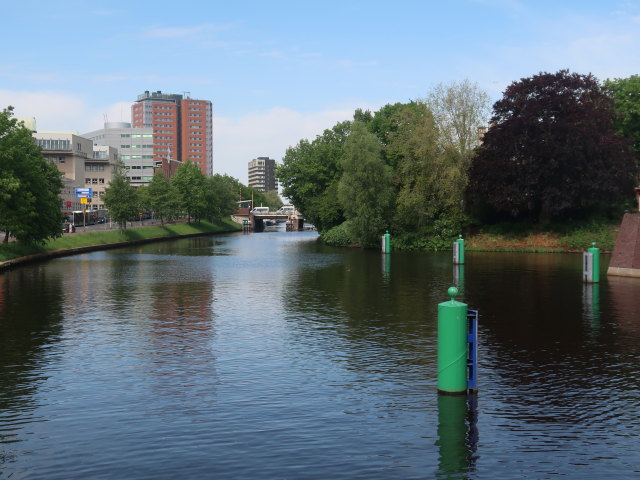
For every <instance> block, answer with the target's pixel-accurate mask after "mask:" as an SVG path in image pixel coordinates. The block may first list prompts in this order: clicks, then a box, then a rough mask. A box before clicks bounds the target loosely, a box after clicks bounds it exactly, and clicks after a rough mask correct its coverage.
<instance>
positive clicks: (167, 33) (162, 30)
mask: <svg viewBox="0 0 640 480" xmlns="http://www.w3.org/2000/svg"><path fill="white" fill-rule="evenodd" d="M227 29H229V27H228V26H221V25H213V24H203V25H193V26H188V27H148V28H145V29H143V31H142V33H143V36H145V37H147V38H173V39H175V38H182V37H193V36H197V35H201V34H208V33H212V32H217V31H220V30H227Z"/></svg>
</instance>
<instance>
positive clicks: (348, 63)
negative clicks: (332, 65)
mask: <svg viewBox="0 0 640 480" xmlns="http://www.w3.org/2000/svg"><path fill="white" fill-rule="evenodd" d="M378 64H379V62H378V61H377V60H340V61H339V62H338V65H340V66H341V67H346V68H360V67H375V66H377V65H378Z"/></svg>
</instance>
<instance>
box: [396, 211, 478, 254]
mask: <svg viewBox="0 0 640 480" xmlns="http://www.w3.org/2000/svg"><path fill="white" fill-rule="evenodd" d="M465 225H466V222H465V219H464V217H463V216H448V217H441V218H439V219H437V220H435V221H434V222H432V223H430V224H428V225H425V226H424V227H422V228H421V229H420V230H418V231H415V232H412V231H404V232H400V233H398V234H396V235H394V237H393V248H395V249H398V250H446V249H448V248H451V244H452V243H453V241H454V240H455V239H456V238H458V235H459V234H460V233H462V231H463V229H464V227H465Z"/></svg>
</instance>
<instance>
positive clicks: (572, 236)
mask: <svg viewBox="0 0 640 480" xmlns="http://www.w3.org/2000/svg"><path fill="white" fill-rule="evenodd" d="M618 229H619V224H611V223H610V222H596V221H591V222H588V223H574V224H561V225H560V224H557V225H549V226H547V227H545V228H541V227H540V226H536V225H532V224H525V223H513V222H507V223H501V224H496V225H491V226H482V227H470V228H468V229H466V231H463V235H464V239H465V247H466V249H467V250H471V251H474V250H475V251H488V252H499V251H505V252H540V253H552V252H580V251H584V250H585V249H587V248H588V247H589V246H591V242H596V243H597V244H598V247H599V248H600V250H601V251H602V252H611V251H612V250H613V247H614V246H615V242H616V236H617V233H618ZM458 233H459V232H456V231H454V229H453V227H452V225H447V224H444V223H442V222H441V223H438V224H434V225H433V226H432V228H431V229H430V231H428V232H427V231H421V232H414V233H403V234H401V235H395V236H394V237H393V240H392V242H393V248H394V250H410V251H411V250H412V251H428V250H446V249H450V248H451V245H452V243H453V241H454V240H455V239H456V238H457V236H458ZM321 237H322V240H323V242H325V243H327V244H329V245H333V246H341V247H345V246H358V245H357V243H356V242H355V240H354V239H353V238H351V237H350V236H349V233H348V230H347V229H346V228H344V226H343V225H340V226H338V227H334V228H332V229H330V230H328V231H327V232H324V233H322V234H321Z"/></svg>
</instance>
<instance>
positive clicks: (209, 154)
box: [131, 90, 213, 176]
mask: <svg viewBox="0 0 640 480" xmlns="http://www.w3.org/2000/svg"><path fill="white" fill-rule="evenodd" d="M131 124H132V126H133V127H134V128H150V129H152V132H153V139H154V142H153V160H154V161H155V162H156V164H157V165H159V166H160V167H161V168H162V169H163V170H165V171H168V172H172V171H175V165H172V164H171V163H172V162H170V161H169V160H173V161H174V162H176V161H177V162H184V161H186V160H189V161H190V162H192V163H194V164H195V165H197V166H198V167H199V168H200V170H201V171H202V173H203V174H205V175H207V176H211V175H213V113H212V105H211V102H210V101H209V100H197V99H193V98H190V97H189V96H188V95H184V96H183V95H178V94H169V93H162V92H161V91H160V90H158V91H156V92H149V91H148V90H147V91H145V92H144V93H143V94H140V95H138V99H137V100H136V102H135V103H134V104H133V105H132V107H131ZM169 176H170V175H169Z"/></svg>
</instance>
